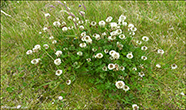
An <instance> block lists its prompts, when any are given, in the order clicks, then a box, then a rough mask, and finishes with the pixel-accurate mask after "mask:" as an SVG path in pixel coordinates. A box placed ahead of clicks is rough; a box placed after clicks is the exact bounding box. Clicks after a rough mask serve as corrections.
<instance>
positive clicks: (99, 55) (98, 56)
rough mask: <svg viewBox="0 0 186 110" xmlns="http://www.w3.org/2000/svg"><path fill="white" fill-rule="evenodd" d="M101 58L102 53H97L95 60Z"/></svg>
mask: <svg viewBox="0 0 186 110" xmlns="http://www.w3.org/2000/svg"><path fill="white" fill-rule="evenodd" d="M102 57H103V54H102V53H97V54H96V56H95V58H102Z"/></svg>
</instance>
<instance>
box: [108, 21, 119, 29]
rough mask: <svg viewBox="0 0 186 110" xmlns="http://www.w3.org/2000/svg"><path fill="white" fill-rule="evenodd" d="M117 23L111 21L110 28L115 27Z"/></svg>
mask: <svg viewBox="0 0 186 110" xmlns="http://www.w3.org/2000/svg"><path fill="white" fill-rule="evenodd" d="M117 26H118V25H117V23H115V22H111V23H110V27H111V29H117Z"/></svg>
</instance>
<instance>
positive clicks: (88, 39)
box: [83, 36, 92, 43]
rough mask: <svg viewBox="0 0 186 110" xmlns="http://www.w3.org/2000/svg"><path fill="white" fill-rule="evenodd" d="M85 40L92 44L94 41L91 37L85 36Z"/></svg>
mask: <svg viewBox="0 0 186 110" xmlns="http://www.w3.org/2000/svg"><path fill="white" fill-rule="evenodd" d="M83 40H84V41H86V42H87V43H92V39H91V38H90V36H84V38H83Z"/></svg>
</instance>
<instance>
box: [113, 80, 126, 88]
mask: <svg viewBox="0 0 186 110" xmlns="http://www.w3.org/2000/svg"><path fill="white" fill-rule="evenodd" d="M115 85H116V87H117V88H118V89H123V87H124V85H125V83H124V82H123V81H117V82H116V84H115Z"/></svg>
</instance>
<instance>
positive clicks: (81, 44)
mask: <svg viewBox="0 0 186 110" xmlns="http://www.w3.org/2000/svg"><path fill="white" fill-rule="evenodd" d="M79 46H80V47H81V48H84V47H86V46H87V44H86V43H80V44H79Z"/></svg>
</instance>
